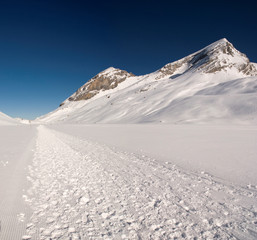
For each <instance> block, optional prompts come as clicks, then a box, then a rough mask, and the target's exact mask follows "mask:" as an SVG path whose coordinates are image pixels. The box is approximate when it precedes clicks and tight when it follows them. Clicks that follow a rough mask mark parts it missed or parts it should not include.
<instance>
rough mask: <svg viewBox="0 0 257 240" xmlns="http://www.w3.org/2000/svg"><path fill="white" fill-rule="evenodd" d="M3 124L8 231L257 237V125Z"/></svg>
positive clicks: (2, 212) (3, 212)
mask: <svg viewBox="0 0 257 240" xmlns="http://www.w3.org/2000/svg"><path fill="white" fill-rule="evenodd" d="M0 132H1V136H0V155H1V161H2V162H1V164H0V178H1V179H0V180H1V181H0V182H1V188H0V196H2V197H1V203H0V218H1V233H0V234H1V238H3V239H14V240H15V239H21V238H22V239H49V238H51V239H59V238H61V239H107V238H110V239H171V238H174V237H176V236H177V237H178V238H180V237H184V238H186V239H193V238H194V237H197V238H199V239H206V238H207V239H213V238H214V237H215V236H216V237H218V238H219V239H254V238H255V236H256V233H257V224H256V212H257V192H256V189H257V179H256V173H257V169H256V166H257V164H256V159H257V150H256V149H257V146H256V144H257V141H256V140H257V139H256V136H257V134H256V133H257V128H256V126H250V125H229V126H228V125H160V124H159V125H158V124H155V125H149V124H148V125H142V124H139V125H124V124H123V125H114V124H113V125H110V124H109V125H100V124H97V125H77V124H73V125H67V124H66V125H64V124H62V125H45V126H44V125H36V124H34V125H21V126H1V127H0ZM10 229H12V230H10Z"/></svg>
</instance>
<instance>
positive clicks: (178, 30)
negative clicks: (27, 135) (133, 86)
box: [0, 0, 257, 119]
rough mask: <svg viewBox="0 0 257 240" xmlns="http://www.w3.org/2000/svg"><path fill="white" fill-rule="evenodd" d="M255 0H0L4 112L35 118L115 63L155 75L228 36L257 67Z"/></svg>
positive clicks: (0, 92)
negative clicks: (167, 66) (176, 61)
mask: <svg viewBox="0 0 257 240" xmlns="http://www.w3.org/2000/svg"><path fill="white" fill-rule="evenodd" d="M256 11H257V3H256V2H255V1H243V2H241V3H238V2H237V1H226V2H225V3H224V2H222V1H212V2H210V1H209V2H208V1H162V0H158V1H151V0H148V1H144V0H143V1H139V0H138V1H134V0H131V1H111V0H110V1H105V2H104V1H103V2H102V1H97V2H95V3H93V1H75V0H74V1H65V0H62V1H55V0H51V1H47V0H45V1H43V0H37V1H27V0H24V1H12V0H8V1H0V111H2V112H4V113H6V114H8V115H10V116H12V117H23V118H28V119H33V118H35V117H37V116H40V115H42V114H45V113H47V112H49V111H52V110H54V109H55V108H57V107H58V106H59V104H60V103H61V102H62V101H63V100H65V99H66V98H67V97H69V96H70V95H71V94H72V93H73V92H74V91H76V90H77V88H79V87H80V86H81V85H82V84H84V83H85V82H86V81H87V80H89V79H90V78H91V77H93V76H94V75H96V74H97V73H98V72H100V71H102V70H104V69H105V68H108V67H110V66H114V67H117V68H121V69H124V70H127V71H129V72H133V73H134V74H136V75H140V74H146V73H150V72H153V71H155V70H156V69H158V68H160V67H162V66H163V65H165V64H166V63H168V62H172V61H175V60H178V59H180V58H182V57H184V56H186V55H188V54H191V53H193V52H195V51H197V50H199V49H201V48H203V47H205V46H206V45H208V44H210V43H212V42H214V41H216V40H218V39H220V38H223V37H226V38H227V39H228V40H229V41H230V42H232V43H233V44H234V46H235V47H236V48H237V49H238V50H240V51H241V52H243V53H246V54H247V56H248V57H249V58H250V60H251V61H253V62H257V47H256V43H257V31H256V26H257V18H256Z"/></svg>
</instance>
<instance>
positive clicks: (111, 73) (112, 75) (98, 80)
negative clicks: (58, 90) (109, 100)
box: [61, 67, 134, 105]
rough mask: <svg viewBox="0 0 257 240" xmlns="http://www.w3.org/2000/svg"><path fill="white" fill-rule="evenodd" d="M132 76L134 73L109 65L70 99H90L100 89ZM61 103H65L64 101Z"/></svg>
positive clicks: (115, 85) (102, 89)
mask: <svg viewBox="0 0 257 240" xmlns="http://www.w3.org/2000/svg"><path fill="white" fill-rule="evenodd" d="M132 76H134V74H133V73H128V72H127V71H124V70H121V69H118V68H114V67H109V68H107V69H105V70H104V71H102V72H100V73H98V74H97V75H96V76H94V77H93V78H91V79H90V80H89V81H88V82H87V83H86V84H84V85H83V86H82V87H80V88H79V89H78V90H77V91H76V92H75V93H74V94H73V95H72V96H71V97H69V98H68V100H69V101H80V100H87V99H90V98H92V97H93V96H95V95H96V94H98V93H99V92H100V91H105V90H109V89H113V88H116V87H117V86H118V84H119V83H121V82H123V81H124V80H125V79H127V78H128V77H132ZM61 105H63V103H62V104H61Z"/></svg>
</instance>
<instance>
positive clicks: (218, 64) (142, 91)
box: [39, 38, 257, 123]
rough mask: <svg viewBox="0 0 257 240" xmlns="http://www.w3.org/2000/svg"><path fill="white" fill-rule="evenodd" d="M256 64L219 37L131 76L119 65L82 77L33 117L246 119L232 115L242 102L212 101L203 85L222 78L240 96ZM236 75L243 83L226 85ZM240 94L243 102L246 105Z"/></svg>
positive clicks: (128, 120)
mask: <svg viewBox="0 0 257 240" xmlns="http://www.w3.org/2000/svg"><path fill="white" fill-rule="evenodd" d="M256 66H257V65H256V64H255V63H251V62H250V61H249V59H248V58H247V56H246V55H245V54H243V53H241V52H239V51H238V50H237V49H235V48H234V46H233V45H232V44H231V43H230V42H229V41H228V40H227V39H225V38H223V39H221V40H218V41H216V42H214V43H212V44H210V45H208V46H207V47H205V48H203V49H201V50H199V51H197V52H195V53H193V54H190V55H188V56H186V57H184V58H182V59H179V60H178V61H175V62H172V63H168V64H166V65H165V66H164V67H162V68H161V69H158V70H157V71H155V72H153V73H150V74H146V75H141V76H135V75H134V74H132V73H128V72H126V71H125V70H120V69H117V68H113V67H110V68H108V69H106V70H104V71H102V72H100V73H99V74H97V75H96V76H95V77H93V78H92V79H90V80H89V81H88V82H86V83H85V84H84V85H83V86H82V87H80V88H79V89H78V90H77V91H76V92H75V93H74V94H72V95H71V96H70V97H69V98H67V99H66V100H65V101H64V102H63V103H62V104H61V106H60V107H59V108H58V109H57V110H55V111H53V112H52V113H49V114H47V115H45V116H42V117H40V118H39V120H42V121H47V122H48V121H49V122H52V121H54V122H55V121H57V122H58V121H65V122H66V121H68V122H72V121H75V122H81V123H96V122H97V123H141V122H164V123H174V122H192V121H193V122H204V121H207V122H208V121H211V120H213V119H216V120H217V119H226V118H230V119H232V120H233V119H237V118H239V122H240V121H245V120H247V119H248V120H249V116H248V117H247V116H246V115H247V114H246V113H245V112H244V111H241V112H240V113H239V112H238V115H237V113H234V111H237V110H235V109H237V108H239V109H241V108H243V106H240V107H239V106H238V107H234V106H232V105H233V101H232V99H230V100H228V98H229V96H226V99H224V100H218V97H217V96H218V95H217V94H216V95H215V97H216V98H215V99H214V98H213V99H212V100H211V95H208V94H207V92H205V91H204V89H208V88H215V87H217V88H220V87H221V86H223V85H219V84H222V83H225V82H227V83H228V85H229V84H231V88H232V89H231V92H233V94H237V95H238V94H241V95H242V94H244V98H246V97H247V98H248V97H250V95H249V94H250V92H251V91H254V92H255V86H256V76H257V68H256ZM236 79H241V80H239V81H241V82H244V83H245V85H244V84H236V85H234V84H232V81H233V80H236ZM249 79H250V80H249ZM236 86H237V87H238V86H240V87H241V88H246V91H245V92H244V93H242V92H241V93H240V91H239V92H238V91H237V92H235V91H233V88H234V87H236ZM227 87H228V86H227ZM247 88H249V89H250V90H249V91H248V90H247ZM213 91H214V92H215V90H213ZM205 93H206V94H205ZM246 93H249V94H248V95H247V94H246ZM241 95H240V97H242V96H241ZM203 96H205V98H203ZM207 96H208V97H207ZM212 96H214V95H212ZM224 96H225V95H224V94H223V97H224ZM237 97H238V96H237ZM207 98H208V99H207ZM244 98H243V102H244V104H245V105H247V103H246V102H245V101H244ZM189 99H190V101H191V103H193V102H194V101H195V105H192V104H191V103H190V102H187V101H189ZM192 99H193V100H192ZM197 99H198V100H197ZM219 99H222V97H219ZM207 100H208V101H207ZM201 101H202V102H201ZM221 101H223V102H222V104H221V105H222V106H221V105H220V102H221ZM249 101H250V102H252V101H255V99H254V97H250V99H249ZM208 102H209V104H211V103H213V104H214V105H213V106H211V108H215V109H214V110H213V111H206V109H204V107H208V106H209V105H208V104H207V103H208ZM206 104H207V105H206ZM223 105H224V106H223ZM248 105H249V104H248ZM178 106H179V107H178ZM203 106H204V107H203ZM179 108H181V109H182V111H180V109H179ZM193 109H195V110H193ZM196 109H199V111H198V110H196ZM251 111H252V113H254V114H255V112H256V110H255V108H254V107H253V108H252V109H251ZM189 113H190V114H189ZM241 115H243V119H242V116H241ZM233 116H236V117H235V118H233ZM250 118H251V119H252V117H250ZM254 119H255V117H254Z"/></svg>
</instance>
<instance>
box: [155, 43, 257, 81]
mask: <svg viewBox="0 0 257 240" xmlns="http://www.w3.org/2000/svg"><path fill="white" fill-rule="evenodd" d="M229 70H234V71H235V72H239V73H242V74H244V75H245V76H256V75H257V69H256V65H255V64H253V63H251V62H250V61H249V59H248V58H247V57H246V55H245V54H243V53H241V52H239V51H238V50H237V49H236V48H235V47H234V46H233V45H232V43H230V42H229V41H228V40H227V39H226V38H222V39H220V40H218V41H216V42H214V43H212V44H210V45H209V46H207V47H205V48H203V49H201V50H200V51H198V52H196V53H193V54H191V55H189V56H187V57H185V58H182V59H180V60H178V61H175V62H173V63H168V64H166V65H165V66H164V67H163V68H161V69H160V70H158V73H159V74H158V77H157V79H160V78H164V77H167V76H172V75H173V76H174V75H176V74H181V73H185V72H187V71H200V72H203V73H216V72H220V71H225V72H227V71H229Z"/></svg>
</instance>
